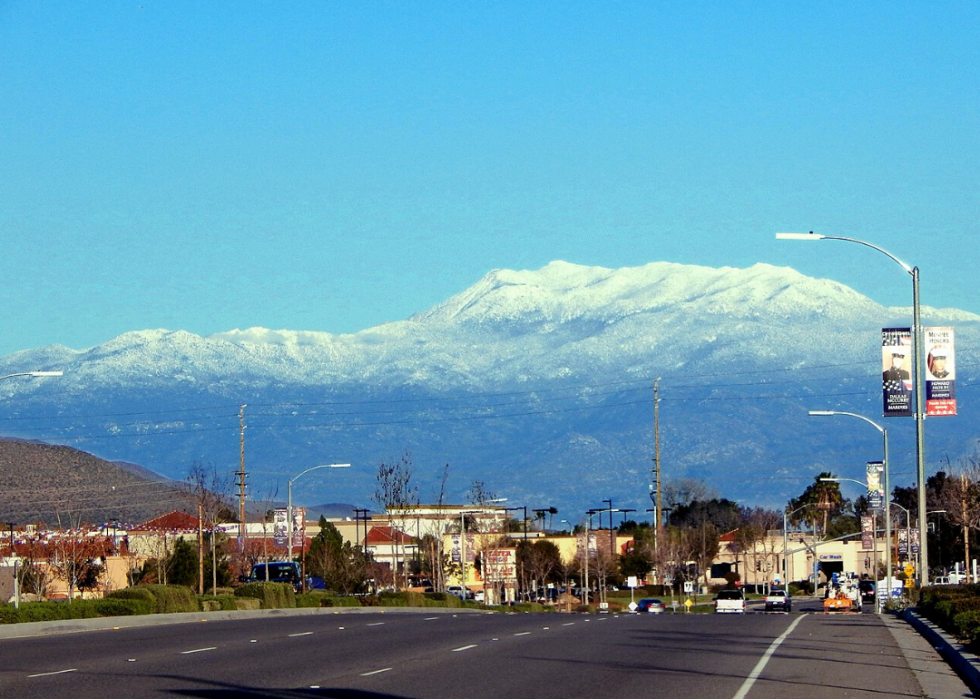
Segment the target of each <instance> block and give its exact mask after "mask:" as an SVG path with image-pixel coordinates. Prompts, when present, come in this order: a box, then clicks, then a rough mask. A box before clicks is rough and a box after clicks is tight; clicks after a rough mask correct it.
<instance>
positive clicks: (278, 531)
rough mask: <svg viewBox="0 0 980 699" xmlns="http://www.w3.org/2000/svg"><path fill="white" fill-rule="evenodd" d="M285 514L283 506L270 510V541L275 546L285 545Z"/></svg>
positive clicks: (286, 533) (286, 527) (286, 536)
mask: <svg viewBox="0 0 980 699" xmlns="http://www.w3.org/2000/svg"><path fill="white" fill-rule="evenodd" d="M287 516H288V515H287V510H286V508H285V507H283V508H281V509H278V510H273V512H272V543H273V544H274V545H275V546H285V545H286V540H287V539H288V538H289V533H288V532H287V529H288V528H289V527H288V526H286V525H287V524H288V521H287Z"/></svg>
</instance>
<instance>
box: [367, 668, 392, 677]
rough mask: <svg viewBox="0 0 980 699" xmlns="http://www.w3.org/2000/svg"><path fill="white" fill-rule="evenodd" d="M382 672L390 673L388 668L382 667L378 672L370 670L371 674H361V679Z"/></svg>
mask: <svg viewBox="0 0 980 699" xmlns="http://www.w3.org/2000/svg"><path fill="white" fill-rule="evenodd" d="M382 672H391V668H390V667H383V668H381V669H380V670H372V671H371V672H362V673H361V677H370V676H371V675H380V674H381V673H382Z"/></svg>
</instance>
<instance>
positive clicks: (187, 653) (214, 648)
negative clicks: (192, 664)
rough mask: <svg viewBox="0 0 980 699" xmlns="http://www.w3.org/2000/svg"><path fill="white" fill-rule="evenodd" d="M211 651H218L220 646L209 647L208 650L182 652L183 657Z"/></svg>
mask: <svg viewBox="0 0 980 699" xmlns="http://www.w3.org/2000/svg"><path fill="white" fill-rule="evenodd" d="M209 650H218V646H208V647H207V648H195V649H194V650H185V651H183V652H181V655H190V654H192V653H204V652H206V651H209Z"/></svg>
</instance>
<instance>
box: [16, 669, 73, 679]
mask: <svg viewBox="0 0 980 699" xmlns="http://www.w3.org/2000/svg"><path fill="white" fill-rule="evenodd" d="M66 672H78V668H75V667H73V668H69V669H68V670H55V671H54V672H39V673H37V674H36V675H28V677H51V676H52V675H64V674H65V673H66Z"/></svg>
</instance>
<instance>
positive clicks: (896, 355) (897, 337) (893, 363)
mask: <svg viewBox="0 0 980 699" xmlns="http://www.w3.org/2000/svg"><path fill="white" fill-rule="evenodd" d="M881 394H882V414H883V415H884V416H885V417H911V416H912V330H911V329H910V328H883V329H882V331H881Z"/></svg>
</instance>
